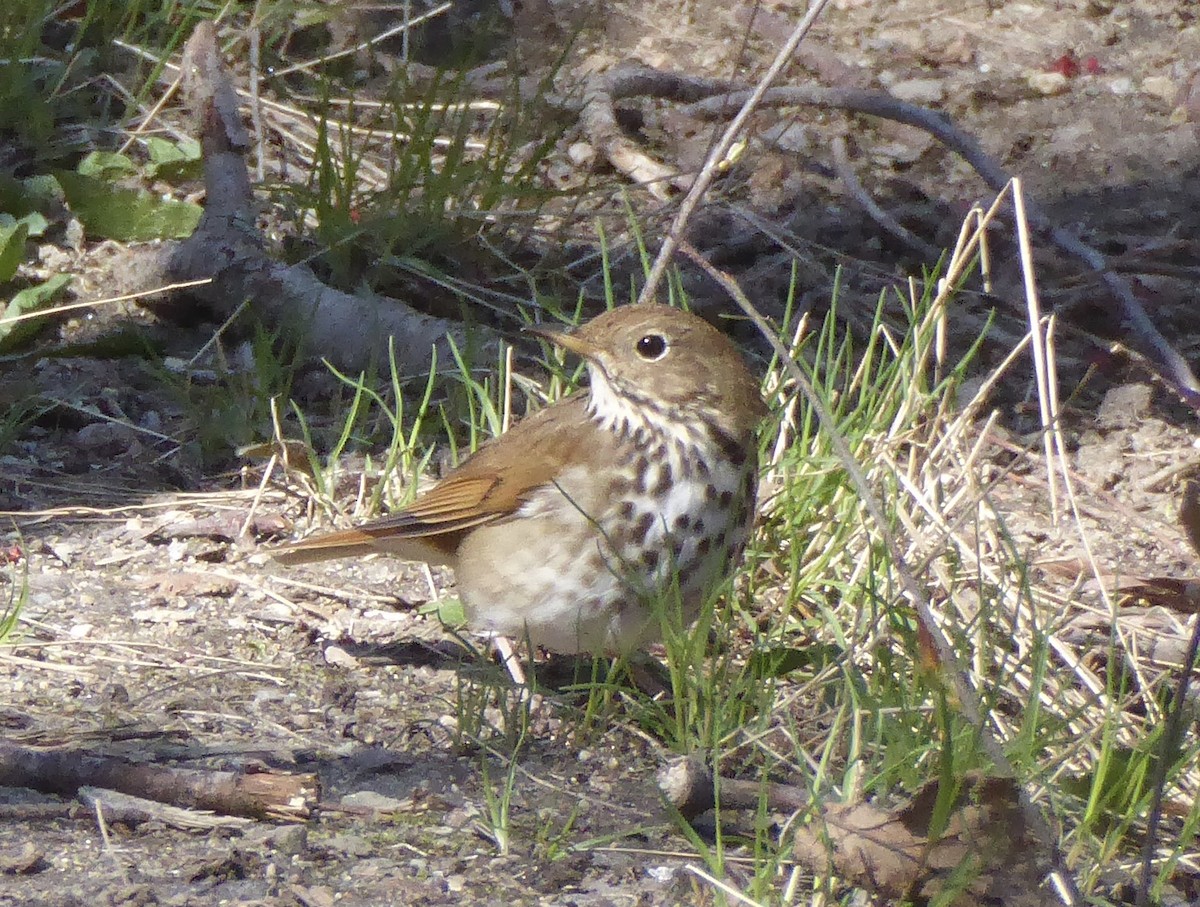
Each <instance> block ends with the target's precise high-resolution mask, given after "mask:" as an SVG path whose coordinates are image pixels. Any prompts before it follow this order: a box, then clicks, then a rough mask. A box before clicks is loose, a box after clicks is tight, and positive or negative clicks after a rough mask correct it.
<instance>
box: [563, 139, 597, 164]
mask: <svg viewBox="0 0 1200 907" xmlns="http://www.w3.org/2000/svg"><path fill="white" fill-rule="evenodd" d="M567 158H568V159H569V160H570V161H571V163H572V164H574V165H575V166H576V167H591V166H592V164H593V163H595V161H596V149H595V148H593V147H592V146H591V145H590V144H588V143H587V142H572V143H571V147H569V148H568V149H567Z"/></svg>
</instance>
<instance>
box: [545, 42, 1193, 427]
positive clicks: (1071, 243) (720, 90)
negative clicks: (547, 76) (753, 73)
mask: <svg viewBox="0 0 1200 907" xmlns="http://www.w3.org/2000/svg"><path fill="white" fill-rule="evenodd" d="M596 84H601V85H602V86H603V89H604V91H603V92H598V91H593V92H591V93H590V94H588V93H585V102H586V103H585V106H588V107H595V106H597V105H599V104H601V102H603V101H608V102H615V101H616V100H618V99H627V98H631V97H636V96H641V97H651V98H657V99H660V100H669V101H674V102H676V103H679V104H681V105H682V106H681V107H680V108H679V113H680V114H682V115H684V116H690V117H694V118H696V119H701V120H719V119H725V118H728V117H729V116H730V115H732V114H734V113H736V112H738V111H739V110H740V108H741V106H742V105H743V104H744V103H745V102H746V101H747V100H748V99H749V98H750V96H751V94H752V90H751V89H750V88H747V87H744V86H743V87H741V88H736V87H734V85H733V83H730V82H727V81H722V80H715V79H714V80H705V79H701V78H696V77H692V76H684V75H681V74H678V73H671V72H662V71H659V70H655V69H652V68H650V67H647V66H642V65H623V66H619V67H615V68H614V69H613V70H611V71H610V72H609V73H608V74H606V76H605V78H604V79H603V81H601V82H598V83H596ZM558 103H559V104H561V105H563V106H565V107H569V108H574V107H575V106H576V105H577V104H578V101H574V100H571V99H569V98H564V99H558ZM759 107H816V108H819V109H823V110H836V111H842V112H846V113H858V114H863V115H866V116H872V117H877V118H879V119H885V120H891V121H893V122H897V123H903V124H905V125H908V126H913V127H916V128H917V129H921V130H923V131H925V132H927V133H929V134H930V135H931V136H933V138H935V139H936V140H937V141H938V142H940V143H941V144H942V145H943V146H944V147H946V148H947V149H948V150H950V151H952V152H954V153H955V154H957V155H958V156H959V157H961V158H962V159H963V160H964V161H965V162H966V163H967V164H968V165H969V166H970V167H971V169H973V170H974V171H975V172H976V173H977V174H979V177H980V179H982V180H983V182H984V183H985V184H986V185H987V186H988V188H990V189H991V190H992V191H994V192H1000V191H1002V190H1003V189H1004V188H1005V187H1006V186H1007V185H1008V183H1009V181H1010V180H1011V179H1012V174H1009V173H1008V172H1007V171H1006V170H1005V169H1004V168H1003V167H1001V166H1000V164H999V163H997V162H996V161H995V160H994V159H993V158H992V157H991V156H990V155H989V154H988V153H987V152H986V151H984V150H983V148H982V147H981V146H980V144H979V143H978V142H977V141H976V140H975V139H974V138H973V137H972V136H970V135H968V134H967V133H966V132H964V131H963V130H962V129H960V128H958V127H957V126H955V125H954V124H953V123H951V122H950V121H949V120H948V119H947V118H946V117H945V116H943V115H942V114H940V113H938V112H937V111H934V110H930V109H929V108H926V107H920V106H918V105H915V104H909V103H907V102H905V101H901V100H899V99H898V98H895V97H893V96H892V95H890V94H888V93H887V92H886V91H877V90H872V89H865V88H848V87H826V86H820V85H799V86H786V87H777V88H769V89H767V90H766V91H764V92H763V93H762V97H761V99H760V101H759ZM611 117H612V122H613V123H615V112H613V113H612V114H611ZM588 122H601V123H605V124H607V123H608V122H609V118H608V117H601V116H600V115H599V113H598V112H597V111H596V110H589V112H588V119H587V120H585V125H586V123H588ZM625 141H626V142H627V141H628V140H625ZM620 149H621V154H622V155H623V156H625V155H628V154H631V153H633V152H632V150H631V149H629V148H628V147H626V145H624V144H622V145H621V146H620ZM638 153H639V154H640V153H641V152H638ZM652 163H653V167H652V168H651V167H645V165H643V167H645V171H646V172H655V168H662V169H663V172H666V173H670V172H671V171H670V169H669V168H666V167H665V165H662V164H659V163H658V162H652ZM614 166H616V167H617V169H619V170H622V171H623V172H625V168H624V166H623V165H622V164H621V163H620V160H618V161H615V162H614ZM843 169H844V168H843ZM638 172H641V171H639V170H637V169H636V168H635V169H634V174H635V176H636V174H637V173H638ZM1025 206H1026V212H1027V214H1028V217H1029V222H1030V225H1031V226H1032V227H1033V228H1034V229H1035V230H1037V231H1038V232H1039V233H1040V234H1042V235H1044V236H1045V237H1046V238H1047V239H1048V240H1049V241H1050V242H1051V243H1052V244H1053V245H1054V246H1055V247H1057V248H1058V249H1059V250H1060V251H1061V252H1063V253H1064V254H1066V255H1068V256H1070V257H1071V258H1074V259H1075V260H1077V261H1079V262H1082V263H1083V264H1084V265H1085V266H1086V267H1087V268H1088V269H1089V270H1090V271H1092V272H1094V273H1095V274H1096V275H1097V276H1098V277H1099V279H1100V280H1101V281H1102V282H1103V284H1104V285H1105V287H1106V288H1107V289H1108V291H1109V293H1110V294H1111V295H1112V296H1113V297H1114V298H1115V299H1116V301H1117V303H1118V305H1119V307H1120V311H1121V316H1122V319H1123V321H1124V322H1125V323H1126V324H1127V325H1128V327H1129V330H1130V332H1131V334H1132V342H1131V344H1130V345H1131V346H1132V347H1134V348H1135V349H1137V350H1138V351H1139V352H1141V353H1143V354H1144V355H1145V356H1146V357H1147V358H1148V359H1149V361H1150V363H1151V365H1152V366H1153V367H1154V368H1155V369H1157V370H1158V371H1159V374H1160V375H1161V377H1162V378H1163V379H1164V380H1166V381H1167V382H1169V383H1170V384H1171V385H1172V387H1174V389H1175V390H1176V392H1177V393H1179V395H1180V396H1181V397H1182V398H1183V399H1184V400H1185V401H1186V402H1187V403H1188V404H1189V405H1191V406H1194V407H1198V408H1200V381H1198V380H1197V379H1196V376H1195V375H1194V374H1193V372H1192V369H1191V366H1190V364H1189V363H1188V361H1187V360H1186V359H1185V358H1184V356H1183V355H1182V354H1181V353H1180V352H1179V351H1178V350H1176V349H1175V347H1174V346H1172V345H1171V343H1170V342H1169V341H1168V340H1167V339H1166V338H1165V337H1164V336H1163V335H1162V333H1161V332H1160V331H1159V330H1158V328H1157V327H1156V326H1155V325H1154V322H1153V321H1152V320H1151V319H1150V316H1149V315H1148V314H1147V313H1146V310H1145V307H1144V306H1143V305H1142V304H1141V302H1140V301H1139V300H1138V299H1137V297H1136V295H1135V294H1134V292H1133V289H1132V287H1130V285H1129V283H1128V281H1126V280H1125V278H1124V277H1122V276H1121V275H1120V274H1118V273H1116V272H1115V271H1114V270H1113V269H1112V268H1111V267H1110V266H1109V263H1108V261H1107V260H1106V258H1105V256H1104V255H1103V254H1102V253H1101V252H1100V251H1098V250H1097V249H1094V248H1092V247H1091V246H1089V245H1088V244H1087V243H1085V242H1084V241H1083V240H1081V239H1080V238H1079V237H1078V236H1076V235H1074V234H1073V233H1071V232H1070V231H1068V230H1066V229H1064V228H1062V227H1060V226H1057V225H1056V224H1055V223H1054V222H1053V221H1052V220H1051V219H1050V217H1049V216H1048V215H1047V214H1046V213H1045V212H1044V211H1042V209H1041V207H1040V206H1038V205H1036V204H1035V203H1033V202H1032V201H1030V200H1029V199H1026V203H1025Z"/></svg>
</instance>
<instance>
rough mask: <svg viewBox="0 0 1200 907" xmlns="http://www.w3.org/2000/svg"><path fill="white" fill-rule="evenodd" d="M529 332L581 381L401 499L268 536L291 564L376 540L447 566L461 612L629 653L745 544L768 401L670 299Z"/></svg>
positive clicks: (536, 636)
mask: <svg viewBox="0 0 1200 907" xmlns="http://www.w3.org/2000/svg"><path fill="white" fill-rule="evenodd" d="M530 330H531V332H532V333H534V334H536V335H537V336H539V337H543V338H545V339H547V340H550V341H552V342H553V343H555V344H557V345H558V346H561V347H563V348H564V349H566V350H569V351H570V352H573V353H577V354H578V355H580V356H581V357H583V359H584V361H585V362H586V364H587V369H588V372H589V376H590V388H589V390H588V391H586V392H583V393H579V394H576V395H574V396H571V397H568V398H566V399H564V400H561V401H559V402H558V403H555V404H552V405H550V406H547V407H546V408H544V409H542V410H541V411H539V412H537V413H535V414H534V415H532V416H529V417H528V418H526V419H524V420H523V421H521V422H519V423H518V424H517V425H516V426H515V427H513V428H512V429H510V430H509V431H508V432H507V433H506V434H504V435H502V436H501V437H499V438H497V439H495V440H493V441H491V442H489V443H487V444H485V445H483V446H482V447H480V448H479V450H478V451H476V453H475V454H473V455H472V456H471V457H470V458H469V459H467V460H466V461H465V462H463V463H462V464H461V465H459V466H458V467H457V468H456V469H455V470H453V471H452V472H451V473H450V474H449V475H447V476H446V477H445V478H444V479H443V480H442V481H441V482H440V483H438V484H437V485H436V486H435V487H434V488H432V489H431V490H430V491H428V492H426V493H425V494H423V495H421V496H420V497H418V498H417V499H416V501H414V502H413V503H412V504H411V505H409V506H408V507H407V508H405V509H404V510H402V511H400V512H399V513H395V514H393V515H391V516H388V517H385V518H383V519H381V520H377V521H375V522H372V523H367V524H365V525H362V526H359V527H358V528H356V529H350V530H347V531H345V532H336V533H333V534H331V535H324V536H319V537H316V538H311V539H305V540H304V541H301V542H298V543H296V544H294V545H291V546H289V547H287V548H284V549H282V550H281V552H280V553H279V554H278V555H277V556H278V558H279V560H281V561H282V562H284V563H288V564H295V563H303V562H306V561H316V560H324V559H326V558H335V557H353V556H359V555H365V554H371V553H375V552H386V553H390V554H396V555H399V556H400V557H403V558H407V559H411V560H422V561H426V562H428V563H441V564H449V565H451V566H452V567H454V570H455V574H456V578H457V582H458V590H459V594H460V596H461V598H462V602H463V606H464V609H465V611H466V614H467V620H468V623H469V624H470V626H471V627H472V629H474V630H476V631H480V632H483V633H486V634H489V635H494V636H508V637H510V638H517V639H528V640H530V642H531V643H532V644H534V645H539V646H542V647H544V648H546V649H549V650H551V651H554V652H560V653H574V652H589V653H593V654H600V653H610V654H611V653H613V652H618V651H619V652H628V651H631V650H634V649H637V648H639V647H641V646H642V645H644V644H646V643H648V642H650V641H652V640H653V639H654V638H656V637H657V635H658V631H659V626H660V624H659V621H658V619H657V618H656V615H655V611H654V603H655V602H658V601H661V600H663V598H664V596H666V595H673V594H675V592H676V590H678V594H679V595H680V601H681V602H682V604H683V607H684V614H685V615H690V616H694V614H695V609H696V608H697V607H698V606H699V604H700V602H701V601H702V600H703V598H704V596H705V595H706V594H707V593H708V592H710V591H711V590H712V588H713V587H714V585H716V584H717V583H718V582H719V581H720V580H721V579H722V578H723V577H724V576H726V575H727V573H728V571H729V569H730V565H731V562H732V561H734V560H735V559H736V558H737V557H738V556H739V555H740V553H741V550H742V548H743V546H744V545H745V543H746V539H747V536H748V534H749V530H750V524H751V520H752V518H753V515H754V498H755V484H756V471H757V445H756V441H755V428H756V426H757V425H758V423H759V422H760V421H761V420H762V418H763V416H765V414H766V407H765V405H764V404H763V401H762V397H761V396H760V394H759V389H758V383H757V381H755V379H754V377H753V375H751V373H750V371H749V369H747V367H746V364H745V361H744V360H743V359H742V357H741V355H740V354H739V352H738V350H737V348H736V347H735V346H734V344H733V343H732V342H731V341H730V340H729V339H728V338H726V337H725V336H724V335H723V334H721V333H720V332H719V331H718V330H716V329H715V328H713V327H712V326H711V325H709V324H708V323H707V322H705V321H703V320H702V319H700V318H697V317H696V316H694V315H689V314H687V313H685V312H682V311H679V310H678V309H672V308H668V307H666V306H657V305H654V306H649V305H647V306H627V307H624V308H620V309H616V310H614V311H611V312H607V313H605V314H603V315H600V316H599V317H597V318H595V319H594V320H592V321H590V322H589V323H587V324H586V325H584V326H583V327H581V328H579V329H578V330H575V331H574V332H571V333H567V332H562V331H558V330H552V329H550V328H546V327H537V328H531V329H530Z"/></svg>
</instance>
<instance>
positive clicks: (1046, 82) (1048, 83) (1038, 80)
mask: <svg viewBox="0 0 1200 907" xmlns="http://www.w3.org/2000/svg"><path fill="white" fill-rule="evenodd" d="M1025 81H1026V82H1027V83H1028V84H1029V87H1030V88H1032V89H1033V90H1034V91H1036V92H1037V93H1038V94H1044V95H1047V96H1049V95H1056V94H1062V93H1063V92H1065V91H1066V90H1067V89H1068V88H1070V80H1069V79H1068V78H1067V77H1066V76H1064V75H1063V74H1062V73H1061V72H1031V73H1030V74H1029V75H1028V76H1026V77H1025Z"/></svg>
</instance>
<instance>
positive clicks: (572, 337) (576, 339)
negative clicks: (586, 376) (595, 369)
mask: <svg viewBox="0 0 1200 907" xmlns="http://www.w3.org/2000/svg"><path fill="white" fill-rule="evenodd" d="M525 333H526V334H532V335H533V336H534V337H541V338H542V339H543V340H548V341H550V342H551V343H553V344H554V345H555V346H559V347H562V348H563V349H564V350H566V351H567V352H569V353H574V354H575V355H577V356H582V357H583V358H584V359H588V360H594V359H595V358H596V353H597V352H598V350H597V348H596V345H595V344H593V343H591V342H589V341H587V340H584V339H583V338H582V337H580V336H579V335H578V334H573V333H570V332H568V331H564V330H561V329H559V328H553V327H548V326H547V325H544V324H531V325H529V326H528V327H527V328H525Z"/></svg>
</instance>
